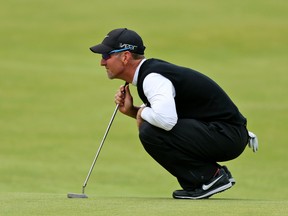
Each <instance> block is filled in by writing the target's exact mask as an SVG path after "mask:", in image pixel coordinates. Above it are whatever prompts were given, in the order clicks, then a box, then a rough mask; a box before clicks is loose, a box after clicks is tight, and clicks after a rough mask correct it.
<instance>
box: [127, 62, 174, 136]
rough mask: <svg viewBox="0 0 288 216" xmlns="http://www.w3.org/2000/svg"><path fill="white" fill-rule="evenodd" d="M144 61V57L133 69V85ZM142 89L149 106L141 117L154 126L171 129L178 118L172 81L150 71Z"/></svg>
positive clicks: (135, 83)
mask: <svg viewBox="0 0 288 216" xmlns="http://www.w3.org/2000/svg"><path fill="white" fill-rule="evenodd" d="M144 61H146V59H143V60H142V61H141V62H140V64H139V65H138V67H137V69H136V71H135V74H134V77H133V82H132V84H133V85H137V81H138V74H139V69H140V67H141V65H142V64H143V63H144ZM143 90H144V94H145V96H146V97H147V99H148V101H149V103H150V104H151V107H145V108H144V109H143V111H142V113H141V117H142V118H143V119H144V120H145V121H147V122H149V123H150V124H152V125H154V126H156V127H159V128H162V129H164V130H166V131H169V130H171V129H172V128H173V127H174V126H175V124H176V123H177V120H178V116H177V111H176V105H175V101H174V97H175V95H176V92H175V88H174V86H173V84H172V82H171V81H170V80H169V79H167V78H166V77H164V76H162V75H160V74H158V73H150V74H148V75H147V76H146V77H145V79H144V81H143Z"/></svg>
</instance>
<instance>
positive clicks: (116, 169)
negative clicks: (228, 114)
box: [0, 0, 288, 216]
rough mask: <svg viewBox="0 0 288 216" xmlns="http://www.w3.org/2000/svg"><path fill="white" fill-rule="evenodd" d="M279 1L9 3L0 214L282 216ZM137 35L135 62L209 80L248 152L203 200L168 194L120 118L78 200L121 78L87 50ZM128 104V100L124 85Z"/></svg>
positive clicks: (0, 74) (283, 105)
mask: <svg viewBox="0 0 288 216" xmlns="http://www.w3.org/2000/svg"><path fill="white" fill-rule="evenodd" d="M287 9H288V3H287V2H286V1H284V0H282V1H281V0H274V1H272V0H268V1H260V0H252V1H251V0H250V1H246V0H244V1H237V2H236V1H228V0H220V1H212V0H209V1H201V2H199V1H198V2H196V1H190V0H180V1H174V2H169V1H165V2H164V1H151V0H147V1H144V2H141V3H140V4H136V3H135V2H133V1H131V0H124V1H114V0H112V1H109V4H108V3H107V2H105V1H102V2H98V1H92V0H84V1H68V0H58V1H54V0H51V1H39V0H38V1H35V0H27V1H20V0H10V1H6V2H2V3H1V7H0V26H1V28H0V44H1V49H0V206H1V207H0V215H2V214H3V215H64V216H65V215H80V214H81V213H85V214H86V215H183V214H187V213H189V214H192V213H194V214H195V215H212V214H213V215H216V216H217V215H269V216H270V215H285V214H287V207H286V206H287V200H288V187H287V182H288V173H287V172H286V171H285V170H286V166H287V161H288V160H287V156H286V152H287V148H288V147H287V140H288V139H287V130H288V115H287V113H288V99H287V92H288V87H287V83H288V76H287V74H286V73H287V68H288V63H287V57H288V53H287V50H288V40H287V38H288V28H287V24H288V15H287ZM118 27H128V28H131V29H134V30H136V31H137V32H139V33H140V34H141V35H142V37H143V39H144V42H145V45H146V47H147V52H146V57H148V58H150V57H156V58H162V59H165V60H168V61H171V62H173V63H176V64H180V65H184V66H187V67H191V68H194V69H197V70H199V71H201V72H203V73H205V74H207V75H209V76H210V77H212V78H213V79H215V80H216V81H217V82H218V83H219V84H220V85H221V86H222V87H223V88H224V89H225V90H226V91H227V92H228V94H229V95H230V96H231V98H232V99H233V100H234V101H235V102H236V104H237V105H238V107H239V109H240V110H241V112H242V113H243V114H244V115H245V116H246V117H247V118H248V125H249V129H250V130H251V131H253V132H255V133H256V134H257V135H258V138H259V141H260V150H259V152H258V153H257V154H253V153H252V151H251V150H250V149H247V150H246V151H245V152H244V153H243V155H241V156H240V157H239V158H238V159H237V160H233V161H230V162H227V163H225V164H227V165H228V166H229V168H230V170H231V171H232V173H233V175H234V177H235V178H236V180H237V184H236V186H235V187H233V188H232V189H231V190H228V191H227V192H225V193H222V194H218V195H215V196H214V197H213V199H210V200H201V201H179V200H173V199H172V198H171V193H172V191H173V190H175V189H178V188H179V186H178V184H177V182H176V180H175V179H174V178H173V177H171V176H170V175H169V174H168V173H166V171H165V170H163V169H162V168H161V167H160V166H159V165H158V164H156V163H155V162H154V161H153V160H152V159H151V158H150V157H149V156H148V155H147V154H146V152H145V151H144V150H143V148H142V146H141V143H140V142H139V140H138V136H137V129H136V123H135V122H134V120H132V119H129V118H126V117H125V116H123V115H121V114H120V113H118V114H117V116H116V119H115V121H114V123H113V125H112V128H111V131H110V132H109V135H108V138H107V140H106V142H105V145H104V148H103V150H102V152H101V155H100V157H99V160H98V162H97V165H96V166H95V169H94V171H93V173H92V176H91V179H90V181H89V183H88V186H87V189H86V193H87V194H88V195H89V199H85V200H79V199H76V200H71V199H67V198H66V194H67V193H68V192H74V193H80V192H81V186H82V183H83V181H84V179H85V177H86V175H87V172H88V169H89V168H90V165H91V163H92V160H93V157H94V155H95V152H96V150H97V148H98V145H99V143H100V141H101V139H102V136H103V134H104V132H105V129H106V126H107V124H108V121H109V119H110V117H111V115H112V112H113V110H114V108H115V104H114V102H113V97H114V93H115V91H116V90H117V88H118V86H119V85H120V84H123V81H119V80H117V81H115V80H113V81H110V80H108V79H107V77H106V74H105V70H104V69H103V68H101V67H100V63H99V60H100V58H99V56H96V55H94V54H92V53H90V52H89V50H88V48H89V47H90V46H92V45H94V44H96V43H98V42H100V41H101V40H102V39H103V36H104V35H105V34H106V33H107V32H108V31H110V30H111V29H113V28H118ZM131 89H132V91H133V93H134V95H135V98H134V99H135V101H136V102H138V103H140V101H139V99H138V98H137V96H136V91H135V88H133V87H131Z"/></svg>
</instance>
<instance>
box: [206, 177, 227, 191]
mask: <svg viewBox="0 0 288 216" xmlns="http://www.w3.org/2000/svg"><path fill="white" fill-rule="evenodd" d="M222 176H223V175H221V176H219V177H218V178H217V179H215V180H214V181H213V182H211V183H210V184H208V185H206V184H203V185H202V189H203V190H208V189H209V188H210V187H212V186H213V185H214V184H215V183H216V182H217V181H218V180H219V179H220V178H222Z"/></svg>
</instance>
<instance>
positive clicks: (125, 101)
mask: <svg viewBox="0 0 288 216" xmlns="http://www.w3.org/2000/svg"><path fill="white" fill-rule="evenodd" d="M115 103H116V104H119V111H120V112H121V113H123V114H125V115H128V116H130V117H132V118H136V115H137V111H138V109H139V108H138V107H135V106H134V105H133V97H132V95H131V93H130V90H129V85H126V86H124V85H121V86H120V88H119V89H118V91H117V92H116V94H115Z"/></svg>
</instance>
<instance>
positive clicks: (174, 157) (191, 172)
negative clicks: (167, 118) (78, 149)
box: [139, 119, 248, 190]
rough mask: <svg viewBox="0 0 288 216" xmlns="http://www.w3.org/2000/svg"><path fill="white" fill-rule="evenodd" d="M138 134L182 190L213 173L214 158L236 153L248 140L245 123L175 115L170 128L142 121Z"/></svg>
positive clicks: (195, 184)
mask: <svg viewBox="0 0 288 216" xmlns="http://www.w3.org/2000/svg"><path fill="white" fill-rule="evenodd" d="M139 138H140V140H141V142H142V144H143V146H144V148H145V150H146V151H147V152H148V153H149V154H150V155H151V157H153V158H154V159H155V160H156V161H157V162H158V163H159V164H160V165H161V166H163V167H164V168H165V169H166V170H167V171H168V172H170V173H171V174H172V175H173V176H175V177H176V178H177V180H178V182H179V184H180V185H181V187H182V188H183V189H184V190H193V189H195V188H197V187H199V186H200V185H202V184H203V183H205V182H207V181H208V180H209V179H210V178H212V177H213V175H214V174H215V172H216V171H217V170H218V168H219V167H220V165H219V164H218V163H217V162H221V161H228V160H232V159H235V158H236V157H238V156H239V155H240V154H241V153H242V152H243V151H244V149H245V147H246V144H247V142H248V131H247V129H246V126H244V125H243V126H236V125H231V124H227V123H222V122H209V123H207V122H201V121H197V120H194V119H178V122H177V124H176V125H175V126H174V127H173V129H172V130H170V131H165V130H163V129H160V128H158V127H155V126H153V125H151V124H149V123H148V122H143V124H142V125H141V127H140V129H139Z"/></svg>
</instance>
